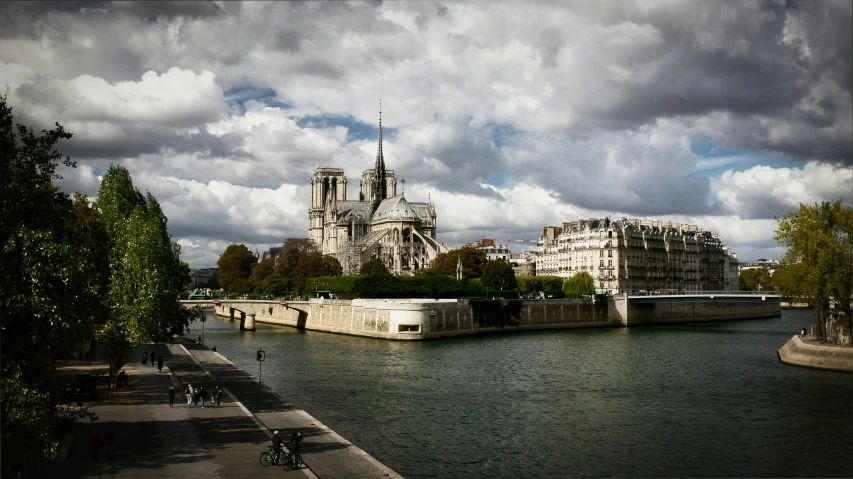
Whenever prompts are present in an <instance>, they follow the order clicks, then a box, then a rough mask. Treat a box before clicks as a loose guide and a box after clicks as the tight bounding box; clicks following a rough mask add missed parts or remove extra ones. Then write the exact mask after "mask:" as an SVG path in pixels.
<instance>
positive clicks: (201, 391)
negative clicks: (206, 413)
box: [198, 386, 207, 409]
mask: <svg viewBox="0 0 853 479" xmlns="http://www.w3.org/2000/svg"><path fill="white" fill-rule="evenodd" d="M198 397H199V398H200V399H201V408H202V409H204V400H205V399H206V398H207V390H206V389H204V386H202V387H200V388H199V390H198Z"/></svg>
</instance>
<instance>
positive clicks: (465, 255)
mask: <svg viewBox="0 0 853 479" xmlns="http://www.w3.org/2000/svg"><path fill="white" fill-rule="evenodd" d="M459 258H462V278H463V279H473V278H479V277H480V276H482V275H483V268H484V267H485V266H486V262H487V260H486V253H485V252H484V251H483V250H481V249H478V248H474V247H472V246H464V247H462V248H459V249H456V250H453V251H450V252H447V253H441V254H439V255H438V256H436V257H435V259H434V260H432V261H431V262H430V268H429V269H430V270H431V271H433V272H436V273H439V274H444V275H447V276H451V277H453V278H455V277H456V266H457V263H458V261H459Z"/></svg>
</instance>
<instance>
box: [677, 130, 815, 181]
mask: <svg viewBox="0 0 853 479" xmlns="http://www.w3.org/2000/svg"><path fill="white" fill-rule="evenodd" d="M690 149H691V150H692V151H693V153H694V154H695V155H696V156H697V157H698V158H699V159H698V161H697V162H696V167H695V168H694V169H693V172H694V173H696V174H697V175H702V176H706V177H709V178H712V177H717V176H720V175H721V174H722V173H724V172H725V171H727V170H733V171H745V170H748V169H750V168H752V167H755V166H758V165H765V166H769V167H771V168H801V167H802V164H801V163H799V162H796V161H794V160H792V159H791V158H790V157H788V156H785V155H774V154H771V153H766V152H763V151H750V150H738V149H734V148H723V147H720V146H718V145H717V144H716V143H715V142H714V141H713V140H711V139H709V138H693V139H691V142H690Z"/></svg>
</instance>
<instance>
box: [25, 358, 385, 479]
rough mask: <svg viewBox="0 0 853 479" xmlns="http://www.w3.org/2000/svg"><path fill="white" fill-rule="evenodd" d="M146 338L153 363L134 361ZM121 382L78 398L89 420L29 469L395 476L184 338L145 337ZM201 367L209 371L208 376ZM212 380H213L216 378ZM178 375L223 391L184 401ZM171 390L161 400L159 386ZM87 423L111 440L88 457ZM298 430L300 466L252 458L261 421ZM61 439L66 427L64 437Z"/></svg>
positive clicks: (62, 368) (81, 473) (88, 366)
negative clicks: (47, 460)
mask: <svg viewBox="0 0 853 479" xmlns="http://www.w3.org/2000/svg"><path fill="white" fill-rule="evenodd" d="M144 348H147V349H148V351H149V352H153V353H154V354H156V355H157V357H159V356H160V355H162V356H163V360H164V362H165V367H164V368H163V372H162V373H160V372H158V371H157V368H156V367H155V366H152V365H151V364H150V363H149V364H147V365H142V364H141V362H142V361H141V358H142V354H141V351H142V350H143V349H144ZM106 364H107V362H106V358H105V357H103V354H98V355H96V356H95V357H94V358H92V359H90V360H84V361H67V362H63V363H62V364H60V365H59V372H60V373H66V374H68V373H70V374H73V373H74V372H76V371H79V370H86V371H99V372H105V371H106V370H107V366H106ZM124 369H125V371H126V372H127V373H128V374H130V378H131V379H130V382H129V385H128V386H127V387H125V388H121V389H117V390H115V392H114V393H113V397H112V399H111V400H107V399H106V391H102V392H101V400H99V401H92V402H85V403H84V404H85V405H87V406H89V410H90V411H92V412H94V413H96V414H97V415H98V418H99V419H98V421H97V422H95V423H90V422H88V421H86V422H83V423H80V424H78V425H77V426H76V427H75V430H74V436H73V440H72V441H66V443H67V444H66V445H65V447H64V448H61V451H60V452H61V455H64V460H63V461H62V462H60V463H59V464H57V465H49V466H45V467H44V468H42V469H43V470H42V471H39V474H38V476H40V477H67V478H75V477H96V478H101V477H103V478H107V477H109V478H113V477H122V478H151V477H180V478H186V477H193V476H199V477H205V478H207V477H221V478H242V477H250V478H259V477H261V478H262V477H293V478H297V477H309V478H313V477H321V478H338V477H399V476H398V475H397V474H396V473H394V472H393V471H391V470H390V469H388V468H386V467H385V466H383V465H381V464H379V463H378V462H377V461H375V460H374V459H373V458H371V457H370V456H368V455H366V454H365V453H364V452H363V451H361V450H360V449H358V448H356V447H355V446H353V445H351V444H349V442H347V441H346V440H344V439H343V438H341V437H340V436H338V435H337V434H335V433H334V432H333V431H331V430H329V429H328V428H326V427H325V426H323V425H322V424H320V423H319V422H317V421H316V420H315V419H313V418H312V417H311V416H310V415H308V414H307V413H305V412H304V411H301V410H298V409H295V408H293V407H292V406H290V405H288V404H287V403H286V402H285V401H284V400H283V398H281V397H279V396H277V395H276V394H274V393H273V392H271V391H270V390H269V389H266V388H264V389H261V390H258V387H257V382H255V381H254V380H253V379H252V378H251V376H249V375H248V374H247V373H245V372H243V371H242V370H240V369H239V368H237V367H236V366H234V365H233V364H231V363H230V362H228V361H227V360H225V359H224V358H222V357H221V356H220V355H218V354H216V353H213V352H211V351H209V350H207V349H206V348H205V347H204V346H200V345H196V344H194V343H189V342H181V343H178V342H176V343H175V345H171V346H170V345H164V344H159V345H153V344H147V345H144V346H143V347H141V348H140V351H138V352H137V354H136V356H135V358H133V359H132V360H130V361H129V363H128V364H126V365H125V367H124ZM205 371H208V372H209V373H210V374H211V375H212V376H209V375H208V373H207V372H205ZM216 381H218V382H216ZM184 384H192V385H193V387H197V386H200V385H204V387H205V389H207V390H208V393H209V395H210V396H212V390H213V389H214V386H216V384H219V386H220V387H222V388H223V389H225V390H226V391H227V393H226V394H225V395H224V396H223V398H222V406H221V407H218V408H217V407H214V406H213V405H212V403H211V398H210V397H209V400H208V402H207V403H206V404H205V407H204V408H202V407H201V404H200V403H199V405H198V406H191V407H189V408H188V407H186V399H185V396H184V394H183V391H184ZM170 385H174V386H175V389H176V390H177V394H176V398H175V405H174V407H169V400H168V388H169V386H170ZM95 428H97V430H98V432H99V433H100V434H101V435H103V434H104V432H106V430H107V429H108V428H112V429H113V431H114V432H115V436H116V445H115V448H114V452H113V459H112V460H111V461H108V460H105V458H104V457H103V455H104V454H103V453H104V451H103V449H102V450H101V453H100V458H99V460H97V461H96V460H93V459H92V457H91V449H90V448H89V435H90V434H91V432H92V430H93V429H95ZM273 429H279V430H281V431H282V432H283V433H285V434H287V433H289V432H291V431H295V430H298V431H301V432H302V435H303V437H304V440H303V442H302V446H301V449H302V453H303V458H304V460H305V464H306V466H307V467H306V468H304V469H300V470H297V471H289V472H285V471H284V470H282V469H281V468H280V467H263V466H261V464H260V463H259V461H258V459H259V456H260V453H261V452H263V451H265V450H266V449H267V445H268V444H270V436H271V431H272V430H273ZM69 439H70V437H69Z"/></svg>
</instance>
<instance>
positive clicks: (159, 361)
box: [157, 355, 163, 373]
mask: <svg viewBox="0 0 853 479" xmlns="http://www.w3.org/2000/svg"><path fill="white" fill-rule="evenodd" d="M157 372H160V373H162V372H163V356H162V355H161V356H160V357H159V358H157Z"/></svg>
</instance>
